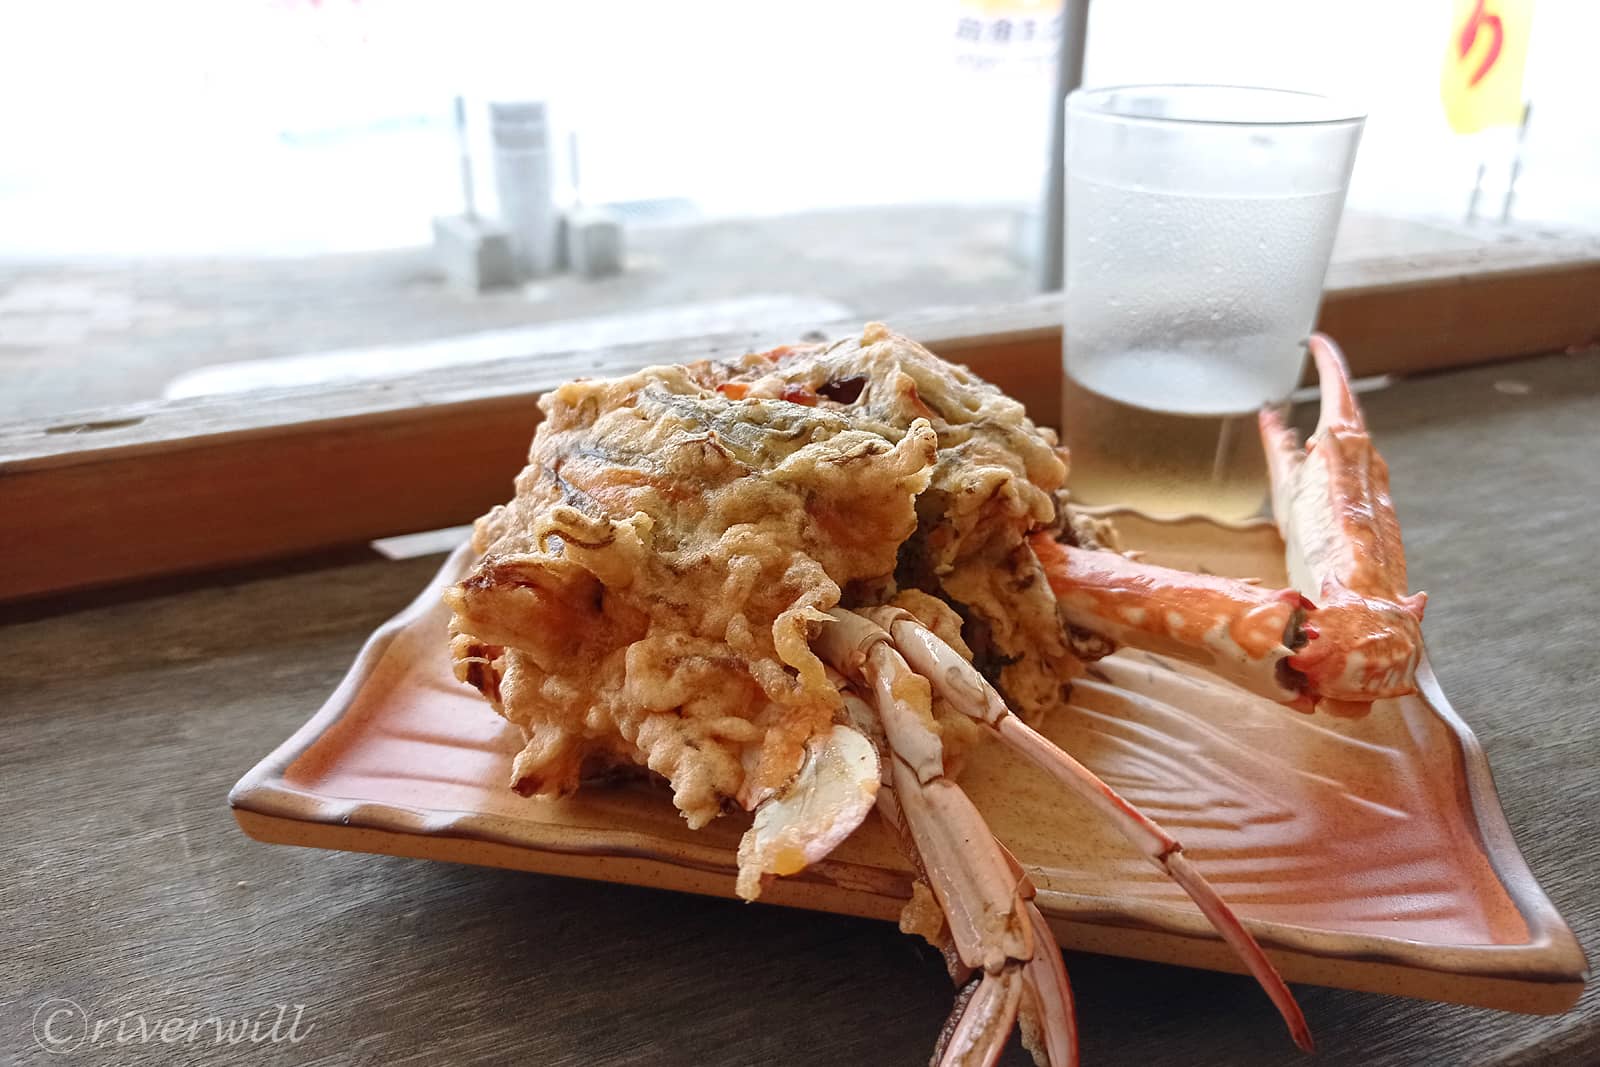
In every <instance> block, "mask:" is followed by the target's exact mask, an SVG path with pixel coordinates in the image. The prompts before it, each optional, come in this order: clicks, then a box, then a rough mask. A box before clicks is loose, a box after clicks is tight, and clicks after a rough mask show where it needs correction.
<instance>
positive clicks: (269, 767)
mask: <svg viewBox="0 0 1600 1067" xmlns="http://www.w3.org/2000/svg"><path fill="white" fill-rule="evenodd" d="M1085 510H1086V511H1091V512H1092V513H1094V514H1097V515H1102V516H1106V517H1115V516H1117V515H1119V514H1120V515H1129V516H1134V517H1136V518H1137V519H1139V520H1140V521H1143V522H1148V523H1154V524H1158V525H1184V524H1196V523H1198V524H1204V525H1209V526H1213V527H1219V528H1222V529H1227V530H1234V531H1238V532H1240V533H1259V532H1265V530H1267V529H1274V530H1275V527H1274V526H1273V524H1272V522H1271V520H1270V519H1248V520H1244V521H1241V522H1227V521H1220V520H1216V519H1212V518H1210V517H1209V516H1204V515H1198V514H1185V515H1172V516H1156V515H1150V514H1147V513H1145V512H1142V511H1139V510H1137V509H1133V508H1120V507H1103V508H1093V509H1085ZM476 555H477V554H476V553H474V552H473V551H472V546H471V542H470V540H469V541H466V542H464V543H462V544H461V545H460V546H459V547H457V548H456V549H455V550H454V551H452V552H451V553H449V555H448V556H446V558H445V559H444V561H443V562H442V564H441V565H440V567H439V569H438V571H437V572H435V574H434V575H433V577H432V578H431V579H430V580H429V581H428V583H427V584H426V586H425V587H424V588H423V589H422V590H421V591H420V592H419V593H418V594H417V595H416V596H415V597H414V598H413V599H412V600H411V601H410V602H409V603H408V604H407V605H406V606H405V607H404V608H402V609H401V610H400V611H399V612H397V613H396V614H395V615H393V616H391V617H390V618H389V619H387V620H385V621H384V622H383V623H382V624H381V625H380V626H379V627H378V628H377V629H376V630H374V631H373V632H372V634H371V635H369V636H368V638H367V639H366V641H365V642H364V643H363V644H362V647H361V650H360V651H359V652H358V653H357V654H356V657H355V659H354V660H353V661H352V663H351V665H350V667H349V668H348V670H347V671H346V672H345V674H344V676H343V677H342V678H341V679H340V681H339V684H338V685H337V686H336V687H335V688H334V690H333V692H332V693H331V694H330V695H329V696H328V698H327V699H326V700H325V701H324V702H323V704H322V705H321V707H319V708H318V710H317V712H316V713H315V714H314V715H313V716H312V717H311V718H310V719H308V720H307V721H306V722H305V723H303V724H301V725H300V726H299V727H298V728H297V729H296V730H295V731H294V732H293V733H292V734H291V735H290V736H289V737H288V738H286V739H285V740H284V741H283V742H281V743H280V744H279V745H278V746H277V747H276V748H274V749H273V751H272V752H271V753H270V754H268V755H267V756H266V757H265V758H263V759H262V760H260V761H259V762H258V763H257V764H256V765H255V766H253V767H252V768H250V770H249V771H247V772H246V773H245V774H244V776H243V777H241V778H240V779H239V781H238V782H237V783H236V784H235V785H234V787H233V788H232V789H231V790H230V791H229V793H228V803H229V806H230V808H232V809H234V810H235V812H240V811H243V812H249V813H253V814H256V815H262V816H267V817H270V818H276V819H289V820H293V821H295V822H299V823H307V824H313V825H330V826H341V825H342V826H345V827H349V828H355V829H371V830H376V831H380V832H384V833H391V834H394V833H398V834H405V835H411V836H416V837H421V838H439V837H450V838H456V839H460V840H463V841H477V842H486V843H490V844H495V845H503V846H508V847H511V848H516V849H522V850H527V851H529V852H535V853H540V854H545V855H558V856H581V857H611V858H617V859H643V860H649V861H653V862H655V863H661V864H666V865H668V866H673V867H681V868H685V869H688V870H692V871H695V872H698V873H708V872H709V873H716V874H721V873H724V872H726V873H727V874H728V877H729V880H728V887H729V890H728V897H729V899H732V886H733V881H732V876H733V873H734V870H735V867H734V865H733V864H732V863H731V862H729V859H728V857H727V854H726V852H725V850H723V849H720V848H716V847H714V846H710V845H705V846H702V845H698V844H693V843H689V842H663V841H662V839H659V838H649V839H648V842H646V840H645V839H642V838H641V837H640V835H639V834H637V833H635V832H633V831H625V830H616V831H610V832H606V833H605V834H603V838H604V840H603V841H602V842H601V843H598V844H589V845H583V844H580V843H578V842H575V841H571V840H563V838H568V837H571V836H576V832H574V831H571V830H570V829H567V828H558V827H554V826H551V825H550V824H548V823H542V822H538V821H529V822H522V821H518V822H517V823H516V825H517V826H518V827H519V829H518V831H517V832H512V831H510V830H508V829H507V828H506V823H507V822H508V820H505V819H502V818H501V817H499V816H495V815H490V814H486V813H483V812H475V811H460V810H446V809H422V808H413V807H408V806H404V805H398V804H391V803H380V802H375V801H366V800H358V799H351V798H339V797H330V796H326V795H323V794H318V793H313V792H309V791H306V790H303V789H300V788H298V787H296V786H294V785H292V784H290V783H289V782H288V781H287V779H286V777H285V772H286V771H287V770H288V768H289V767H290V766H291V765H292V764H293V763H294V762H295V760H297V759H298V758H299V757H300V756H301V755H302V754H303V753H305V752H306V751H307V750H308V749H309V748H311V746H312V745H314V744H316V743H317V742H318V741H319V740H320V739H321V738H322V737H323V736H325V735H326V734H327V733H328V732H329V731H330V730H332V729H333V728H334V727H336V726H337V725H338V723H339V722H340V721H341V720H342V719H343V718H344V716H345V715H346V714H347V713H348V712H349V710H350V708H351V706H352V705H353V703H354V701H355V699H356V697H357V695H358V694H359V692H360V691H361V689H362V687H363V686H364V684H365V682H366V681H367V679H368V678H369V677H370V676H371V675H372V673H373V671H374V669H375V668H376V667H377V665H378V664H379V662H381V660H382V659H383V657H384V656H385V655H386V654H387V652H388V651H389V649H390V646H391V645H392V644H393V643H394V642H395V640H396V639H397V638H398V637H399V636H400V635H401V634H402V633H404V632H405V631H406V630H407V629H408V628H409V627H410V626H411V625H413V624H414V623H417V622H418V621H420V620H421V619H423V618H425V617H426V616H427V615H428V614H430V613H431V612H432V611H434V610H436V608H437V606H438V604H439V602H440V598H441V596H442V594H443V591H444V589H445V587H446V586H448V585H449V584H451V583H453V582H454V581H456V580H458V579H459V577H460V576H461V575H462V574H464V573H465V571H466V567H467V564H468V563H469V561H470V560H471V559H473V558H475V557H476ZM1417 682H1418V690H1419V693H1420V694H1421V696H1422V698H1423V700H1424V702H1425V703H1426V704H1427V706H1428V707H1429V709H1430V710H1431V711H1433V712H1434V714H1436V715H1438V716H1439V718H1440V720H1441V721H1442V722H1443V723H1444V725H1445V726H1446V728H1447V729H1448V731H1449V734H1450V736H1451V737H1452V738H1453V739H1454V741H1455V744H1456V751H1455V758H1456V759H1457V760H1458V762H1459V764H1460V767H1461V770H1462V772H1463V774H1462V779H1463V782H1464V783H1465V789H1466V794H1467V801H1468V804H1469V810H1470V814H1471V818H1470V819H1469V820H1467V821H1468V823H1469V824H1470V828H1471V831H1472V834H1473V838H1474V840H1475V842H1476V843H1477V845H1478V846H1479V847H1480V848H1481V849H1482V851H1483V854H1484V856H1485V858H1486V859H1487V861H1488V862H1489V865H1490V869H1491V870H1492V871H1493V872H1494V875H1495V878H1496V879H1497V880H1498V881H1499V883H1500V885H1501V887H1502V888H1503V889H1504V890H1505V892H1506V894H1507V896H1508V897H1509V898H1510V900H1511V902H1512V903H1513V905H1514V906H1515V907H1516V908H1517V911H1518V913H1519V915H1520V916H1521V917H1522V919H1523V922H1524V924H1525V925H1526V926H1527V929H1528V935H1529V936H1528V940H1527V941H1526V942H1524V943H1522V944H1516V945H1463V944H1446V943H1442V942H1434V941H1417V940H1414V939H1409V938H1402V937H1390V936H1386V935H1382V934H1374V933H1354V932H1345V931H1332V930H1322V929H1318V928H1315V927H1308V926H1303V925H1299V924H1293V923H1283V922H1278V921H1272V920H1263V919H1245V920H1244V922H1245V925H1246V926H1247V927H1249V928H1250V930H1251V932H1252V933H1253V934H1254V935H1255V936H1256V937H1257V939H1258V940H1259V941H1260V942H1261V944H1262V945H1263V946H1264V947H1266V948H1268V949H1269V950H1275V951H1279V952H1284V953H1293V954H1297V955H1305V956H1310V957H1314V958H1318V959H1324V960H1334V961H1347V962H1351V963H1382V964H1390V965H1394V966H1399V967H1403V968H1406V969H1409V970H1416V971H1423V972H1427V973H1430V974H1436V975H1446V976H1460V977H1464V978H1482V979H1493V980H1511V981H1516V982H1519V983H1528V984H1533V985H1541V986H1573V992H1572V996H1571V997H1570V998H1564V1000H1565V1003H1564V1006H1562V1007H1558V1008H1557V1009H1556V1010H1558V1011H1559V1010H1565V1007H1570V1005H1571V1003H1572V1002H1575V1001H1576V999H1577V997H1578V996H1579V995H1580V994H1581V991H1582V988H1583V985H1584V983H1585V982H1586V980H1587V979H1588V977H1589V968H1588V961H1587V959H1586V957H1585V955H1584V952H1583V949H1582V947H1581V946H1580V944H1579V943H1578V940H1577V938H1576V936H1575V935H1574V934H1573V933H1572V930H1571V928H1570V927H1569V926H1568V925H1567V923H1566V922H1565V920H1563V919H1562V918H1561V915H1560V913H1559V912H1558V911H1557V910H1556V908H1555V905H1554V904H1553V903H1552V902H1551V900H1550V898H1549V897H1548V895H1547V894H1546V893H1545V892H1544V889H1543V888H1542V887H1541V886H1540V885H1539V883H1538V880H1537V879H1536V878H1535V877H1534V875H1533V872H1532V870H1531V869H1530V868H1529V866H1528V864H1527V860H1526V858H1525V857H1524V856H1523V855H1522V851H1521V849H1520V848H1519V847H1518V846H1517V844H1516V840H1515V837H1514V835H1513V833H1512V831H1511V827H1510V823H1509V822H1508V821H1507V819H1506V816H1505V811H1504V809H1503V807H1502V806H1501V804H1500V800H1499V794H1498V791H1497V789H1496V787H1495V784H1494V777H1493V773H1492V771H1491V770H1490V767H1489V763H1488V758H1487V755H1486V753H1485V752H1484V750H1483V746H1482V744H1481V743H1480V742H1479V740H1478V738H1477V735H1476V734H1475V733H1473V731H1472V728H1471V727H1470V726H1468V725H1467V723H1466V722H1465V720H1463V719H1462V718H1461V716H1460V714H1459V713H1457V712H1456V710H1455V708H1454V707H1453V706H1452V705H1451V704H1450V702H1449V700H1448V699H1447V698H1446V697H1445V695H1444V692H1443V689H1442V688H1441V687H1440V685H1439V681H1438V678H1437V676H1436V675H1435V674H1434V672H1433V668H1432V666H1431V664H1430V662H1429V661H1428V658H1427V655H1426V652H1424V654H1423V657H1422V660H1421V662H1420V664H1419V666H1418V670H1417ZM530 829H532V831H533V832H532V833H530ZM554 831H559V832H554ZM577 877H581V876H577ZM785 881H788V882H791V883H814V884H819V885H825V886H836V885H838V886H844V887H847V888H850V889H852V890H856V891H863V890H864V891H866V892H869V893H873V894H876V895H882V896H893V897H896V898H898V899H899V900H903V899H904V898H905V897H906V896H908V895H909V876H908V874H903V873H901V872H888V871H885V870H884V869H882V868H878V867H867V866H863V865H861V864H856V863H850V862H848V861H839V860H826V861H824V862H823V863H822V864H816V865H813V867H812V868H810V869H808V870H806V871H802V872H800V873H799V874H798V875H792V876H790V877H789V878H787V879H785ZM1037 900H1038V904H1039V906H1040V909H1041V911H1043V912H1044V913H1045V915H1046V916H1047V917H1048V918H1050V919H1052V920H1054V921H1056V922H1060V923H1070V924H1074V925H1079V924H1085V923H1087V924H1089V925H1091V926H1099V927H1107V928H1110V927H1117V928H1127V929H1134V930H1142V931H1146V932H1149V933H1153V934H1158V935H1166V936H1172V937H1179V938H1184V939H1193V940H1204V941H1214V942H1218V943H1220V941H1221V939H1220V936H1219V935H1218V934H1217V933H1216V932H1215V931H1214V930H1213V929H1212V928H1211V927H1210V925H1209V924H1208V923H1206V922H1205V920H1204V919H1203V918H1202V917H1201V916H1200V915H1199V914H1198V913H1197V912H1193V910H1192V909H1185V908H1184V907H1183V906H1182V905H1181V904H1180V905H1173V904H1167V903H1159V902H1149V901H1129V900H1120V899H1114V898H1109V897H1094V896H1087V895H1084V894H1081V893H1068V892H1064V891H1061V890H1053V889H1045V888H1040V889H1039V890H1038V898H1037ZM1513 1010H1526V1009H1513ZM1539 1010H1541V1011H1543V1010H1548V1009H1539Z"/></svg>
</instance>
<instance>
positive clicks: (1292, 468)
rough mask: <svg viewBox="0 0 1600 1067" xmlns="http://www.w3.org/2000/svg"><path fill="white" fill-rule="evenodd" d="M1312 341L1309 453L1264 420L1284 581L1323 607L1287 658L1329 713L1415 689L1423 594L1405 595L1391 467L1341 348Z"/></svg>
mask: <svg viewBox="0 0 1600 1067" xmlns="http://www.w3.org/2000/svg"><path fill="white" fill-rule="evenodd" d="M1310 348H1311V358H1312V360H1313V361H1314V362H1315V363H1316V367H1317V377H1318V378H1319V380H1320V381H1321V384H1322V409H1321V412H1320V413H1319V417H1318V421H1317V428H1316V430H1315V432H1313V433H1312V435H1311V437H1310V439H1309V440H1307V442H1306V448H1305V451H1303V452H1302V451H1301V450H1300V448H1299V445H1298V443H1297V441H1296V439H1295V435H1294V431H1293V430H1291V429H1289V427H1288V426H1287V425H1286V424H1285V423H1284V421H1283V418H1282V416H1281V415H1280V414H1279V413H1278V412H1277V411H1275V410H1273V409H1270V408H1267V409H1263V410H1262V412H1261V417H1260V423H1261V443H1262V445H1263V447H1265V449H1266V452H1267V461H1268V467H1267V469H1268V474H1269V476H1270V478H1271V481H1272V514H1273V518H1274V519H1275V520H1276V521H1277V524H1278V529H1279V531H1280V532H1281V533H1282V534H1283V541H1284V545H1285V546H1286V548H1287V552H1288V563H1289V578H1290V581H1291V582H1293V583H1294V585H1295V587H1296V588H1297V589H1299V590H1300V592H1302V593H1304V594H1305V595H1306V596H1308V597H1310V598H1311V599H1313V600H1315V601H1316V603H1317V605H1318V608H1317V610H1316V611H1315V612H1314V613H1313V614H1312V616H1311V618H1310V619H1309V620H1308V624H1307V627H1306V629H1307V632H1308V633H1310V634H1312V635H1313V638H1314V639H1313V640H1312V641H1311V642H1310V644H1309V645H1307V646H1306V647H1305V648H1304V649H1301V650H1299V651H1297V652H1296V654H1295V655H1294V656H1292V657H1290V659H1289V663H1290V665H1291V666H1292V667H1293V668H1294V669H1295V670H1297V671H1299V672H1301V673H1302V674H1304V675H1305V677H1306V679H1307V683H1308V687H1309V688H1310V690H1311V691H1312V692H1313V693H1315V694H1317V695H1318V696H1319V697H1320V698H1323V700H1324V701H1325V703H1324V706H1325V707H1327V708H1328V709H1329V710H1333V711H1345V712H1359V711H1360V710H1363V709H1362V708H1360V707H1359V706H1356V707H1352V706H1351V705H1352V704H1355V705H1361V704H1367V703H1370V702H1371V701H1373V700H1377V699H1381V698H1383V697H1395V696H1404V695H1405V694H1407V693H1411V692H1413V691H1415V689H1416V668H1417V662H1418V660H1419V659H1420V658H1421V655H1422V631H1421V623H1422V612H1423V607H1424V605H1425V604H1426V603H1427V594H1425V593H1417V594H1415V595H1411V596H1408V595H1407V594H1406V557H1405V549H1404V547H1403V545H1402V543H1401V539H1400V522H1399V520H1398V519H1397V518H1396V517H1395V512H1394V501H1393V500H1392V499H1391V498H1390V496H1389V467H1388V464H1386V463H1385V462H1384V461H1383V457H1382V456H1380V455H1379V454H1378V450H1377V449H1376V448H1374V447H1373V445H1372V437H1371V435H1370V434H1368V433H1367V428H1366V421H1365V420H1364V419H1363V418H1362V415H1361V409H1360V408H1359V407H1358V406H1357V405H1356V401H1355V396H1354V394H1353V393H1352V392H1351V389H1350V379H1349V373H1348V371H1347V370H1346V367H1345V362H1344V356H1343V355H1342V354H1341V353H1340V352H1339V349H1338V346H1336V345H1335V344H1334V343H1333V341H1332V340H1331V339H1329V338H1328V337H1326V336H1324V335H1322V334H1312V335H1311V341H1310Z"/></svg>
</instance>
